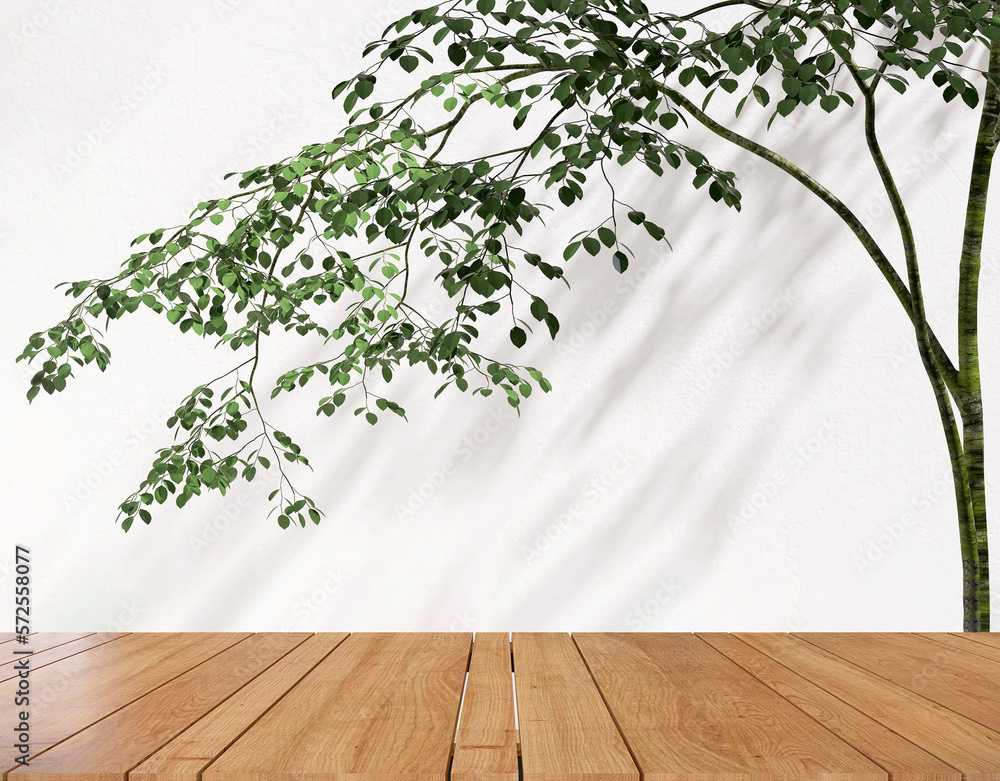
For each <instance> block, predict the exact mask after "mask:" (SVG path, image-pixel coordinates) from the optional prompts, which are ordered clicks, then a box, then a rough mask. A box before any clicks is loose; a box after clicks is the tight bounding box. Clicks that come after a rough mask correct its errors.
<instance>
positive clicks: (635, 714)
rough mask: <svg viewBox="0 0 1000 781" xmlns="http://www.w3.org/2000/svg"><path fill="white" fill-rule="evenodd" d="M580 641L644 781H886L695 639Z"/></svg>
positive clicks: (579, 637)
mask: <svg viewBox="0 0 1000 781" xmlns="http://www.w3.org/2000/svg"><path fill="white" fill-rule="evenodd" d="M574 637H575V638H576V642H577V644H578V645H579V646H580V650H581V652H582V653H583V657H584V659H585V660H586V661H587V665H588V666H589V667H590V670H591V672H592V673H593V674H594V679H595V680H596V681H597V685H598V686H599V687H600V689H601V691H602V692H603V694H604V697H605V699H606V700H607V703H608V707H609V709H610V710H611V713H612V714H613V715H614V717H615V720H616V722H617V723H618V726H619V727H620V728H621V730H622V733H623V734H624V735H625V739H626V740H627V741H628V744H629V747H630V748H631V749H632V753H633V755H634V756H635V758H636V764H638V765H639V768H640V769H641V770H642V772H643V778H644V779H645V780H646V781H668V780H669V781H679V779H698V780H699V781H706V780H707V779H723V778H726V779H732V778H735V777H736V776H741V777H744V778H746V777H751V776H752V777H753V778H754V779H774V780H775V781H777V780H778V779H782V780H786V779H790V778H795V777H799V778H806V777H812V778H815V777H817V776H820V775H836V776H837V778H838V779H840V780H842V781H848V780H849V781H888V774H887V773H886V772H885V771H884V770H883V769H882V768H881V767H879V766H878V765H876V764H874V763H873V762H872V761H871V760H869V759H867V758H866V757H865V756H864V755H862V754H861V753H860V752H858V751H857V750H856V749H854V748H852V747H851V746H850V745H849V744H847V743H845V742H844V741H843V740H841V739H840V738H838V737H837V736H836V735H834V734H832V733H831V732H829V731H828V730H826V729H824V728H823V727H821V726H820V725H818V724H816V722H814V721H813V720H812V719H810V718H808V717H807V716H805V715H804V714H803V713H802V712H801V711H799V710H798V709H797V708H795V707H794V706H793V705H791V704H790V703H789V702H787V701H786V700H785V699H784V698H782V697H781V696H779V695H778V694H776V693H775V692H774V691H772V690H771V689H769V688H768V687H767V686H765V685H764V684H763V683H761V682H760V681H758V680H757V679H756V678H754V677H753V676H751V675H750V674H748V673H747V672H746V671H745V670H743V669H741V668H740V667H739V666H738V665H736V664H734V663H733V662H732V661H731V660H730V659H727V658H726V657H725V656H723V655H722V654H721V653H719V652H718V651H716V650H715V649H714V648H712V647H711V646H710V645H709V644H708V643H706V642H705V641H704V640H701V639H700V638H698V637H696V636H695V635H692V634H684V633H626V634H604V633H581V634H576V635H574Z"/></svg>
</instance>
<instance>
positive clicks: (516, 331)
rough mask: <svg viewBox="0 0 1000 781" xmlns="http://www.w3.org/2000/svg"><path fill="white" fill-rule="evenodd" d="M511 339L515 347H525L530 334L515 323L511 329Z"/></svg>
mask: <svg viewBox="0 0 1000 781" xmlns="http://www.w3.org/2000/svg"><path fill="white" fill-rule="evenodd" d="M510 341H511V343H512V344H513V345H514V346H515V347H523V346H524V343H525V342H526V341H528V335H527V334H526V333H525V332H524V330H523V329H521V328H519V327H517V326H516V325H515V326H514V327H513V328H511V329H510Z"/></svg>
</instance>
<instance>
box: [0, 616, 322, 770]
mask: <svg viewBox="0 0 1000 781" xmlns="http://www.w3.org/2000/svg"><path fill="white" fill-rule="evenodd" d="M307 637H309V634H308V633H296V634H281V633H261V634H255V635H251V636H250V637H248V638H247V639H246V640H244V641H243V642H240V643H237V644H235V645H233V646H230V647H229V648H227V649H226V650H224V651H223V652H222V653H220V654H217V655H216V656H213V657H212V658H211V659H208V660H207V661H205V662H203V663H202V664H200V665H198V666H197V667H194V668H192V669H190V670H188V671H187V672H186V673H184V674H183V675H180V676H178V677H176V678H174V679H173V680H172V681H170V682H169V683H166V684H164V685H163V686H161V687H159V688H158V689H156V690H155V691H152V692H150V693H149V694H147V695H145V696H144V697H141V698H139V699H138V700H135V701H134V702H132V703H130V704H129V705H127V706H125V707H124V708H121V709H120V710H117V711H115V712H114V713H113V714H111V715H110V716H107V717H106V718H104V719H101V720H100V721H99V722H97V723H96V724H93V725H91V726H90V727H88V728H87V729H85V730H82V731H81V732H78V733H76V734H75V735H73V736H72V737H70V738H67V739H66V740H64V741H63V742H62V743H60V744H59V745H57V746H53V747H52V748H51V749H49V750H48V751H46V752H45V753H44V754H42V755H41V756H40V757H38V758H37V759H34V760H32V762H31V766H30V767H28V768H25V769H22V770H16V771H14V772H12V773H9V774H8V777H9V778H10V779H11V780H12V781H125V774H126V773H127V772H128V771H129V770H130V769H131V768H133V767H135V766H136V765H137V764H139V763H140V762H142V760H143V759H145V758H146V757H148V756H149V755H150V754H152V753H153V752H154V751H157V750H158V749H160V748H161V747H162V746H163V745H164V744H166V743H167V742H169V741H170V740H172V739H173V738H175V737H177V735H178V734H180V733H181V732H182V731H184V730H185V729H187V728H188V727H190V726H191V725H192V724H194V723H195V722H196V721H197V720H198V719H200V718H202V717H203V716H205V714H207V713H208V712H209V711H211V710H212V709H213V708H215V707H216V706H217V705H218V704H219V703H220V702H222V701H223V700H225V699H226V698H227V697H230V696H231V695H233V694H234V693H235V692H236V691H237V690H238V689H240V688H241V687H242V686H244V685H245V684H247V683H249V682H250V681H252V680H253V679H254V678H255V677H256V676H257V675H258V674H260V673H261V672H262V671H263V670H266V669H267V668H268V667H270V666H271V665H273V664H274V663H275V662H277V661H278V660H279V659H281V657H283V656H284V655H285V654H287V653H288V652H289V651H290V650H292V649H293V648H294V647H295V646H297V645H301V644H302V643H303V642H304V641H305V640H306V638H307Z"/></svg>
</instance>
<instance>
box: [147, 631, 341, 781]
mask: <svg viewBox="0 0 1000 781" xmlns="http://www.w3.org/2000/svg"><path fill="white" fill-rule="evenodd" d="M346 637H347V634H346V633H336V632H323V633H321V634H316V635H313V636H312V637H310V638H309V639H307V640H306V641H305V642H304V643H302V644H301V645H300V646H298V647H297V648H295V649H294V650H293V651H291V652H290V653H289V654H288V655H287V656H284V657H282V659H281V660H280V661H279V662H278V663H277V664H274V665H272V666H271V667H269V668H268V669H267V670H265V671H264V672H262V673H261V674H260V675H258V676H257V677H256V678H254V679H253V680H252V681H251V682H250V683H248V684H247V685H246V686H244V687H243V688H242V689H240V690H239V691H238V692H236V694H234V695H233V696H232V697H230V698H229V699H227V700H226V701H225V702H223V703H222V704H221V705H219V707H217V708H215V709H214V710H213V711H212V712H211V713H209V714H208V715H207V716H205V717H204V718H203V719H201V720H199V721H197V722H196V723H195V724H193V725H192V726H191V727H189V728H188V729H186V730H185V731H184V732H182V733H181V734H180V735H178V736H177V737H175V738H174V739H173V740H171V741H170V742H169V743H167V744H166V745H165V746H164V747H163V748H161V749H160V750H159V751H157V752H156V753H155V754H153V755H152V756H150V757H149V758H148V759H147V760H145V761H144V762H143V763H142V764H140V765H139V766H138V767H136V768H135V769H134V770H132V771H131V772H130V773H129V774H128V778H129V781H198V778H199V776H198V774H199V773H200V772H201V771H202V770H204V769H205V768H206V767H207V766H208V765H209V764H210V763H211V762H212V761H213V760H214V759H216V758H217V757H218V756H219V755H220V754H222V752H223V751H225V749H226V748H227V747H228V746H229V745H231V744H232V743H233V742H234V741H235V740H236V739H237V738H238V737H239V736H240V735H241V734H243V732H245V731H246V730H247V729H248V728H249V727H250V726H251V725H252V724H253V723H254V722H256V721H257V719H259V718H260V717H261V716H262V715H263V714H264V713H265V712H266V711H267V710H268V709H269V708H271V707H272V706H273V705H274V703H275V702H277V701H278V700H280V699H281V698H282V697H283V696H284V695H285V694H286V693H287V692H288V691H289V690H290V689H291V688H292V687H293V686H295V684H296V683H298V682H299V681H300V680H301V679H302V677H303V676H305V675H306V674H307V673H308V672H309V671H310V670H312V668H313V667H315V666H316V665H317V664H319V663H320V662H321V661H322V660H323V659H324V658H326V656H327V655H329V653H330V652H331V651H333V649H334V648H336V647H337V646H338V645H339V644H340V643H341V642H343V640H344V639H345V638H346Z"/></svg>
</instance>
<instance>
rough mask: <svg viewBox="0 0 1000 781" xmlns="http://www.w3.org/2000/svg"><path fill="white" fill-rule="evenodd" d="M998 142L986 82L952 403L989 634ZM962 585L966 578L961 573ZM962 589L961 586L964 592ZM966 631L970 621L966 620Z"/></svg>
mask: <svg viewBox="0 0 1000 781" xmlns="http://www.w3.org/2000/svg"><path fill="white" fill-rule="evenodd" d="M989 71H990V72H991V73H1000V41H997V42H995V43H994V44H993V45H992V47H991V48H990V64H989ZM998 140H1000V89H998V88H997V87H996V86H995V85H993V84H991V83H990V82H987V84H986V89H985V91H984V94H983V108H982V114H981V116H980V120H979V135H978V137H977V138H976V150H975V153H974V155H973V159H972V175H971V177H970V180H969V201H968V206H967V209H966V215H965V231H964V235H963V240H962V259H961V263H960V266H959V288H958V352H959V368H958V385H959V397H958V399H957V401H958V405H959V410H960V412H961V415H962V439H963V443H962V450H963V454H964V460H965V467H966V475H967V478H968V486H969V493H970V497H971V499H972V509H973V515H974V518H975V544H976V552H977V554H978V556H977V558H978V564H979V567H978V569H979V573H978V583H977V584H976V590H977V596H978V600H977V602H978V617H977V618H978V620H977V621H976V622H971V623H975V624H976V625H977V629H976V630H973V629H966V631H977V630H978V631H983V632H988V631H989V628H990V568H989V546H988V542H987V535H986V479H985V459H984V439H983V393H982V384H981V381H980V374H979V322H978V321H979V307H978V304H979V271H980V267H981V258H982V248H983V226H984V225H985V222H986V199H987V195H988V192H989V184H990V172H991V170H992V166H993V156H994V153H995V152H996V148H997V142H998ZM964 571H965V578H966V580H967V579H968V578H969V577H970V575H971V573H970V572H969V571H968V568H964ZM966 587H967V586H966ZM965 623H966V625H967V626H968V625H970V616H966V622H965Z"/></svg>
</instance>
